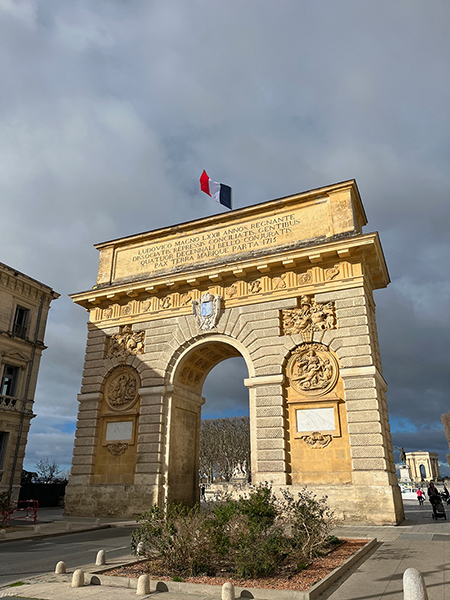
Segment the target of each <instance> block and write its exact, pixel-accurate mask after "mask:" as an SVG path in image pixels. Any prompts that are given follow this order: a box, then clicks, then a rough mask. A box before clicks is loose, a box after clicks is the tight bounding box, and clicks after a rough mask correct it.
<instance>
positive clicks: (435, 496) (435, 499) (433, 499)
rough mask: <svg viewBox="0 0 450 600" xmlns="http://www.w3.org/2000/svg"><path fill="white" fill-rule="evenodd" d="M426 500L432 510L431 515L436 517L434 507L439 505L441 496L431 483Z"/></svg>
mask: <svg viewBox="0 0 450 600" xmlns="http://www.w3.org/2000/svg"><path fill="white" fill-rule="evenodd" d="M428 500H429V501H430V504H431V507H432V508H433V515H434V516H436V505H437V504H440V502H441V495H440V494H439V492H438V491H437V488H436V486H435V485H434V483H433V482H432V481H430V485H429V486H428Z"/></svg>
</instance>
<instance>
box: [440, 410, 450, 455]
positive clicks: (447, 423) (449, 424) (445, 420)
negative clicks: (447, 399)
mask: <svg viewBox="0 0 450 600" xmlns="http://www.w3.org/2000/svg"><path fill="white" fill-rule="evenodd" d="M441 420H442V425H443V426H444V433H445V437H446V438H447V442H448V448H449V452H450V411H449V412H447V413H444V414H443V415H441ZM446 456H447V462H448V464H449V466H450V454H447V455H446Z"/></svg>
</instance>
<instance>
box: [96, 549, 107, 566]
mask: <svg viewBox="0 0 450 600" xmlns="http://www.w3.org/2000/svg"><path fill="white" fill-rule="evenodd" d="M95 564H96V565H97V567H101V566H102V565H106V556H105V551H104V550H99V551H98V552H97V557H96V559H95Z"/></svg>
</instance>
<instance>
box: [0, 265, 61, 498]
mask: <svg viewBox="0 0 450 600" xmlns="http://www.w3.org/2000/svg"><path fill="white" fill-rule="evenodd" d="M56 298H59V294H58V293H57V292H54V291H53V290H52V288H50V287H49V286H47V285H45V284H43V283H40V282H39V281H36V279H32V278H31V277H28V276H27V275H24V274H23V273H20V272H19V271H16V270H15V269H13V268H11V267H8V266H7V265H4V264H3V263H0V493H1V492H5V491H8V490H9V491H10V492H11V496H12V498H13V499H17V497H18V494H19V489H20V477H21V472H22V463H23V458H24V456H25V447H26V443H27V438H28V430H29V428H30V422H31V419H32V418H33V417H34V416H35V415H34V414H33V403H34V392H35V389H36V383H37V377H38V371H39V363H40V360H41V355H42V351H43V350H44V349H45V345H44V333H45V326H46V323H47V315H48V311H49V308H50V303H51V301H52V300H55V299H56Z"/></svg>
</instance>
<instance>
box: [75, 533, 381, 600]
mask: <svg viewBox="0 0 450 600" xmlns="http://www.w3.org/2000/svg"><path fill="white" fill-rule="evenodd" d="M377 543H378V542H377V539H376V538H372V539H370V540H367V544H365V545H364V546H363V547H362V548H360V549H359V550H358V551H357V552H355V554H353V556H350V558H348V559H347V560H346V561H344V562H343V563H342V565H340V566H339V567H336V569H334V571H331V573H329V574H328V575H327V576H326V577H324V578H323V579H322V580H321V581H319V582H318V583H316V584H315V585H313V586H312V587H310V588H309V589H308V590H306V591H304V592H302V591H300V590H274V589H268V588H266V589H264V588H254V587H249V588H244V587H239V586H235V592H236V598H239V597H240V598H246V599H247V598H254V599H255V600H314V599H315V598H317V596H319V595H320V594H322V593H323V592H324V591H325V590H326V589H328V588H329V587H330V586H331V585H332V584H333V583H334V582H335V581H336V580H337V579H339V578H340V577H342V575H344V573H346V572H347V571H348V570H349V569H351V567H352V566H353V565H354V564H355V563H357V562H358V561H359V560H361V559H362V558H363V557H364V556H365V555H366V554H367V553H368V552H369V551H370V550H372V548H374V547H375V546H376V545H377ZM137 562H142V560H139V559H138V560H135V561H132V563H127V564H135V563H137ZM110 569H111V567H105V568H102V569H98V570H96V571H90V572H89V573H87V576H88V578H90V579H89V582H90V584H91V585H103V586H105V587H115V588H117V587H119V588H128V589H136V588H137V582H138V580H137V578H136V577H120V576H117V575H103V574H102V573H103V572H104V571H108V570H110ZM150 587H151V590H152V592H153V593H154V592H155V591H156V592H171V593H172V594H201V595H204V596H219V597H220V596H221V593H222V591H221V590H222V586H218V585H208V584H201V583H185V582H177V581H158V580H157V579H151V580H150Z"/></svg>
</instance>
